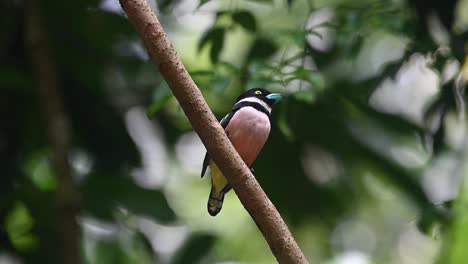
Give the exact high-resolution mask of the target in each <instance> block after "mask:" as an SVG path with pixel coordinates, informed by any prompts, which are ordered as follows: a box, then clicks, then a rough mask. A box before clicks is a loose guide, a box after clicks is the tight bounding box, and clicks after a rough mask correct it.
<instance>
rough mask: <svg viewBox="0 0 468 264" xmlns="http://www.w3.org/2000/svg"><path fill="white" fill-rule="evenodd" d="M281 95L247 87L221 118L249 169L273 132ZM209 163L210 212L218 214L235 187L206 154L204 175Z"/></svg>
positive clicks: (223, 125)
mask: <svg viewBox="0 0 468 264" xmlns="http://www.w3.org/2000/svg"><path fill="white" fill-rule="evenodd" d="M282 98H283V96H282V95H281V94H277V93H270V92H269V91H267V90H266V89H263V88H253V89H250V90H247V91H246V92H244V93H242V94H241V95H240V96H239V97H238V98H237V100H236V103H235V104H234V106H233V107H232V110H231V112H229V113H228V114H227V115H226V116H225V117H224V118H223V119H221V121H220V123H221V126H222V127H223V128H224V131H226V135H227V136H228V138H229V139H230V140H231V142H232V144H233V145H234V147H235V148H236V150H237V152H238V153H239V155H240V156H241V158H242V159H243V160H244V162H245V164H246V165H247V166H248V167H249V168H250V167H251V166H252V163H253V162H254V161H255V159H256V158H257V156H258V154H259V153H260V150H261V149H262V148H263V146H264V145H265V142H266V141H267V139H268V135H269V134H270V128H271V125H270V114H271V108H272V107H273V105H274V104H275V103H276V102H278V101H279V100H281V99H282ZM208 166H210V169H211V183H212V186H211V192H210V196H209V198H208V212H209V213H210V215H212V216H215V215H217V214H218V213H219V211H220V210H221V208H222V206H223V200H224V195H225V194H226V193H227V192H228V191H229V190H230V189H231V188H232V186H231V185H230V184H229V182H228V180H227V179H226V178H225V177H224V175H223V173H222V172H221V171H220V170H219V168H218V166H216V164H215V163H214V162H213V160H211V159H210V156H209V155H208V153H207V154H206V155H205V159H204V161H203V168H202V172H201V176H202V177H203V176H204V175H205V172H206V169H207V167H208Z"/></svg>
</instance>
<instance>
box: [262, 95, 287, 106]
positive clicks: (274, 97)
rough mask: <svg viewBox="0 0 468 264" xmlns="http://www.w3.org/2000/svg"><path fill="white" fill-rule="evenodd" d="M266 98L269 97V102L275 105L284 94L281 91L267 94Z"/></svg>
mask: <svg viewBox="0 0 468 264" xmlns="http://www.w3.org/2000/svg"><path fill="white" fill-rule="evenodd" d="M266 98H267V99H268V103H269V104H270V105H273V104H274V103H276V102H279V101H281V99H283V98H284V95H282V94H279V93H272V94H269V95H267V96H266Z"/></svg>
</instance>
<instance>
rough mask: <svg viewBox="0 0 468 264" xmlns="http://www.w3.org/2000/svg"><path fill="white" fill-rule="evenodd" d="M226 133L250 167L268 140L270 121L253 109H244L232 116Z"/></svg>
mask: <svg viewBox="0 0 468 264" xmlns="http://www.w3.org/2000/svg"><path fill="white" fill-rule="evenodd" d="M226 133H227V135H228V136H229V138H230V140H231V142H232V143H233V145H234V147H235V148H236V149H237V151H238V152H239V154H240V156H241V157H242V158H243V160H244V161H245V162H246V163H247V164H248V165H251V163H253V161H254V160H255V159H256V158H257V155H258V153H259V152H260V150H261V149H262V148H263V145H264V144H265V142H266V141H267V139H268V135H269V134H270V120H269V118H268V116H267V115H265V114H264V113H262V112H260V111H258V110H256V109H255V108H252V107H244V108H242V109H240V110H239V111H237V112H236V113H235V114H234V116H233V117H232V119H231V121H230V122H229V124H228V126H227V127H226Z"/></svg>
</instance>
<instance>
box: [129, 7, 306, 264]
mask: <svg viewBox="0 0 468 264" xmlns="http://www.w3.org/2000/svg"><path fill="white" fill-rule="evenodd" d="M120 4H121V5H122V8H123V9H124V11H125V12H126V14H127V16H128V18H129V20H130V21H131V22H132V23H133V25H134V26H135V28H136V30H137V31H138V33H139V34H140V37H141V38H142V39H143V41H144V43H145V46H146V48H147V49H148V52H149V54H150V56H151V59H152V60H153V62H154V63H155V64H156V65H157V66H158V68H159V71H160V72H161V74H162V76H163V77H164V79H165V80H166V82H167V83H168V85H169V87H170V88H171V90H172V92H173V93H174V95H175V97H176V98H177V100H178V101H179V103H180V105H181V107H182V109H183V110H184V113H185V115H186V116H187V118H188V119H189V121H190V123H191V124H192V126H193V128H194V130H195V131H196V132H197V133H198V135H199V136H200V138H201V140H202V142H203V144H205V146H206V148H207V150H208V153H209V154H210V156H211V157H213V160H214V161H215V162H216V164H217V165H218V167H219V168H220V169H221V171H222V172H223V173H224V175H225V176H226V178H227V179H228V180H229V182H230V183H231V184H232V186H233V189H234V191H235V192H236V194H237V196H238V197H239V200H240V201H241V203H242V204H243V205H244V207H245V209H246V210H247V211H248V212H249V214H250V215H251V217H252V218H253V220H254V221H255V223H256V224H257V226H258V227H259V229H260V231H261V232H262V234H263V236H264V237H265V239H266V241H267V242H268V245H269V246H270V249H271V251H272V252H273V254H274V255H275V257H276V259H277V260H278V262H280V263H307V260H306V258H305V257H304V254H303V253H302V251H301V250H300V248H299V246H298V245H297V243H296V241H295V240H294V238H293V237H292V235H291V233H290V231H289V229H288V227H287V226H286V224H285V223H284V221H283V219H282V218H281V216H280V214H279V213H278V211H277V210H276V208H275V206H274V205H273V204H272V203H271V201H270V200H269V199H268V197H267V196H266V194H265V192H264V191H263V189H262V188H261V187H260V185H259V184H258V182H257V180H256V179H255V177H254V176H253V175H252V174H251V172H250V170H249V169H248V168H247V166H246V165H245V163H244V162H243V161H242V159H241V158H240V156H239V154H238V153H237V151H236V150H235V149H234V147H233V146H232V144H231V142H230V141H229V139H228V138H227V136H226V134H225V133H224V130H223V129H222V128H221V125H220V124H219V123H218V120H216V118H215V116H214V115H213V114H212V112H211V110H210V108H209V107H208V105H207V104H206V102H205V99H204V98H203V95H202V94H201V92H200V90H199V89H198V87H197V86H196V85H195V83H194V82H193V80H192V78H191V77H190V75H189V74H188V72H187V70H186V69H185V67H184V65H183V64H182V62H181V60H180V58H179V57H178V56H177V52H176V51H175V49H174V48H173V47H172V45H171V43H170V41H169V39H168V38H167V36H166V34H165V32H164V30H163V28H162V26H161V24H160V23H159V21H158V18H157V17H156V15H155V14H154V12H153V11H152V10H151V7H150V6H149V5H148V3H147V0H120Z"/></svg>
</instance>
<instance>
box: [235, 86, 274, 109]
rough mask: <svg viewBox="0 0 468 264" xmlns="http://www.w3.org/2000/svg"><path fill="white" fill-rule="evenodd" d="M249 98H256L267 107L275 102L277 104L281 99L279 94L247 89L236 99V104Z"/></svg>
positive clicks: (259, 89)
mask: <svg viewBox="0 0 468 264" xmlns="http://www.w3.org/2000/svg"><path fill="white" fill-rule="evenodd" d="M249 97H255V98H258V99H260V100H262V101H264V102H265V103H267V104H268V105H269V106H272V105H274V104H275V103H276V102H278V101H279V100H281V99H282V98H283V96H282V95H281V94H276V93H270V92H269V91H268V90H267V89H263V88H253V89H249V90H247V91H245V92H244V93H242V94H241V95H240V96H239V97H237V100H236V102H239V101H240V100H242V99H245V98H249Z"/></svg>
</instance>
